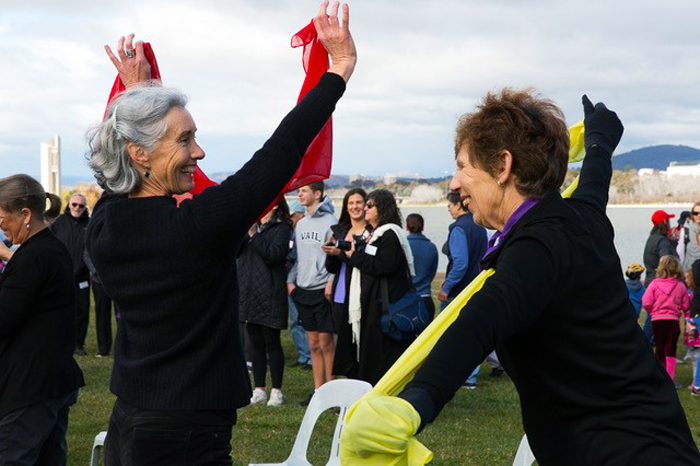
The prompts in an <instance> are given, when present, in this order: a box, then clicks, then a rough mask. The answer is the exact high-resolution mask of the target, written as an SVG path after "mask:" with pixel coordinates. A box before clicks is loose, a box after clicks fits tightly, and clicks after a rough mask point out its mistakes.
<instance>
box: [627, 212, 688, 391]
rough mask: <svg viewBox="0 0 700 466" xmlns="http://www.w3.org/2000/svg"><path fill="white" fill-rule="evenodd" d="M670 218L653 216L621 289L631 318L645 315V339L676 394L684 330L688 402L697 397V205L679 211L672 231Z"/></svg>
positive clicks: (678, 383)
mask: <svg viewBox="0 0 700 466" xmlns="http://www.w3.org/2000/svg"><path fill="white" fill-rule="evenodd" d="M673 218H675V214H671V213H668V212H666V211H664V210H657V211H656V212H654V213H653V214H652V216H651V223H652V229H651V231H650V233H649V237H648V238H647V242H646V244H645V246H644V251H643V263H644V265H641V264H638V263H632V264H630V265H629V266H628V267H627V270H626V272H625V275H626V276H627V280H626V284H627V288H628V290H629V297H630V301H631V302H632V303H633V305H634V311H635V316H636V317H637V318H639V316H640V313H641V310H642V309H644V310H645V311H646V317H645V318H644V322H643V330H644V333H645V335H646V337H647V339H648V340H649V343H650V344H651V345H653V346H654V347H655V353H656V357H657V359H658V360H659V363H660V364H661V365H662V366H663V367H664V368H665V369H666V371H667V372H668V375H669V376H670V377H671V379H672V380H674V382H675V385H676V387H677V388H680V387H681V386H682V384H681V382H680V381H678V380H676V377H675V374H676V365H677V364H678V362H679V361H680V360H679V359H677V357H676V356H677V342H678V339H679V337H680V333H681V330H682V329H683V330H684V342H685V345H686V352H685V359H687V360H690V364H691V365H692V373H693V380H692V382H691V384H690V385H689V386H688V388H689V389H690V390H691V394H692V395H693V396H700V376H698V370H697V367H698V364H699V363H700V359H699V356H700V334H699V333H698V328H700V294H699V293H700V290H698V289H697V286H698V285H700V248H699V244H700V202H696V203H695V204H693V206H692V207H691V209H690V210H684V211H682V212H681V213H680V215H679V216H678V221H677V222H676V224H675V225H673V226H672V225H671V219H673ZM642 274H644V282H642V280H641V278H642ZM696 284H698V285H696ZM696 296H697V297H696ZM681 362H682V361H681Z"/></svg>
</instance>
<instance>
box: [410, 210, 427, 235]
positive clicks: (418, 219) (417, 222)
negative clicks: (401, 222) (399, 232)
mask: <svg viewBox="0 0 700 466" xmlns="http://www.w3.org/2000/svg"><path fill="white" fill-rule="evenodd" d="M424 226H425V221H424V220H423V216H422V215H421V214H408V215H407V216H406V229H407V230H408V231H409V232H410V233H423V228H424Z"/></svg>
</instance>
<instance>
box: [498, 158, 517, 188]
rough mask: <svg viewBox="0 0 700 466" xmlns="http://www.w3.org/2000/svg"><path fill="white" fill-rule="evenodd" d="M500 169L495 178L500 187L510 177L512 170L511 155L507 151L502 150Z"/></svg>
mask: <svg viewBox="0 0 700 466" xmlns="http://www.w3.org/2000/svg"><path fill="white" fill-rule="evenodd" d="M500 156H501V169H500V171H499V172H498V174H497V176H496V180H497V181H498V184H499V185H500V186H504V185H505V184H506V183H507V182H508V180H509V179H510V177H511V172H512V169H513V154H511V153H510V151H509V150H506V149H504V150H503V151H502V152H501V154H500Z"/></svg>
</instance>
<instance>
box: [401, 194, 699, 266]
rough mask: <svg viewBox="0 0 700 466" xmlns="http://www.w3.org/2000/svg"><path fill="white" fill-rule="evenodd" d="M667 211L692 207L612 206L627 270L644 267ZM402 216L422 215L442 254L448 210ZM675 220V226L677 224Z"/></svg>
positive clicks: (444, 261)
mask: <svg viewBox="0 0 700 466" xmlns="http://www.w3.org/2000/svg"><path fill="white" fill-rule="evenodd" d="M659 209H663V210H666V211H667V212H668V213H671V214H675V215H676V217H675V218H674V219H673V220H676V219H677V218H678V216H679V215H680V213H681V211H683V210H689V209H690V205H688V206H681V207H679V206H672V207H669V206H655V207H628V206H624V207H623V206H619V207H618V206H611V207H608V210H607V213H608V217H609V218H610V221H611V222H612V224H613V227H614V228H615V247H616V248H617V253H618V254H619V255H620V262H621V264H622V267H623V268H627V266H628V265H629V264H631V263H632V262H638V263H640V264H642V253H643V252H644V244H645V243H646V241H647V237H648V236H649V231H650V230H651V227H652V224H651V214H653V213H654V212H655V211H657V210H659ZM401 213H402V214H403V218H404V219H405V218H406V216H407V215H408V214H411V213H418V214H421V215H422V216H423V218H424V219H425V231H424V232H423V233H424V234H425V236H427V237H428V238H430V239H431V241H433V242H434V243H435V245H436V246H437V247H438V251H439V250H440V249H441V248H442V245H443V244H444V243H445V241H446V240H447V227H448V225H449V224H450V223H452V217H450V214H449V212H448V211H447V207H446V206H445V207H407V206H403V207H401ZM673 220H672V223H673ZM446 267H447V258H446V257H445V256H444V255H443V254H440V262H439V265H438V271H444V270H445V268H446Z"/></svg>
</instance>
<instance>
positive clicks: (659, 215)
mask: <svg viewBox="0 0 700 466" xmlns="http://www.w3.org/2000/svg"><path fill="white" fill-rule="evenodd" d="M673 217H675V215H674V214H669V213H667V212H664V211H663V210H657V211H656V212H654V214H653V215H652V216H651V222H652V223H653V224H654V225H658V224H659V223H663V222H665V221H666V220H668V219H669V218H673Z"/></svg>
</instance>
